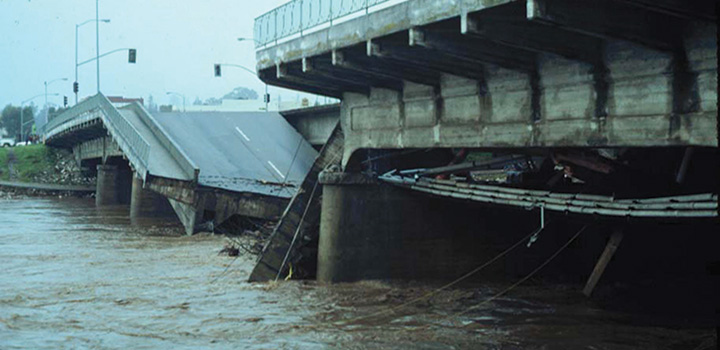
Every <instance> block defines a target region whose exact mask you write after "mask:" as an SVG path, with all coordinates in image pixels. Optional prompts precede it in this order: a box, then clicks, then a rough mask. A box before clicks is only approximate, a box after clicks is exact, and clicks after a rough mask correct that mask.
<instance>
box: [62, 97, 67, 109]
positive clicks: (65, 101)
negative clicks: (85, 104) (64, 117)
mask: <svg viewBox="0 0 720 350" xmlns="http://www.w3.org/2000/svg"><path fill="white" fill-rule="evenodd" d="M63 104H64V105H65V107H66V108H67V96H63Z"/></svg>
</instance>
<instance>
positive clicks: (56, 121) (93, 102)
mask: <svg viewBox="0 0 720 350" xmlns="http://www.w3.org/2000/svg"><path fill="white" fill-rule="evenodd" d="M96 97H97V96H93V97H91V98H89V99H87V100H85V101H83V102H80V103H78V104H77V105H75V106H74V107H73V108H70V109H67V110H66V111H64V112H63V113H61V114H59V115H57V116H55V117H54V118H52V119H50V120H48V122H47V123H46V124H45V126H44V127H43V128H44V130H45V133H46V134H47V133H50V132H52V131H53V130H54V129H55V128H57V127H58V126H60V125H62V124H64V123H66V122H68V121H71V120H73V119H75V118H77V117H78V116H80V115H83V114H85V113H87V112H90V111H92V110H93V109H97V99H96Z"/></svg>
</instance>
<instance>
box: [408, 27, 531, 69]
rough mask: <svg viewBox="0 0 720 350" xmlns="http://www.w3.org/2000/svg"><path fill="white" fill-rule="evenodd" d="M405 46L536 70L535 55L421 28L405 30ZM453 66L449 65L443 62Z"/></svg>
mask: <svg viewBox="0 0 720 350" xmlns="http://www.w3.org/2000/svg"><path fill="white" fill-rule="evenodd" d="M408 45H409V46H411V47H422V48H425V49H428V50H434V51H440V52H443V53H444V54H446V55H448V56H450V57H453V58H455V59H460V60H467V61H470V62H473V61H476V62H478V63H491V64H494V65H497V66H500V67H503V68H507V69H512V70H519V71H523V72H531V71H534V70H535V55H534V54H533V53H532V52H529V51H527V50H523V49H518V48H514V47H509V46H504V45H499V44H497V43H494V42H492V41H489V40H485V39H480V38H475V37H464V38H463V37H458V36H456V35H452V34H443V33H440V32H436V31H433V30H432V29H423V28H420V27H415V28H410V30H409V31H408ZM446 64H452V62H446Z"/></svg>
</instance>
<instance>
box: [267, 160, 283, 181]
mask: <svg viewBox="0 0 720 350" xmlns="http://www.w3.org/2000/svg"><path fill="white" fill-rule="evenodd" d="M267 162H268V164H270V166H271V167H272V168H273V169H275V171H276V172H277V173H278V174H280V177H282V178H283V179H284V178H285V175H283V173H281V172H280V170H278V168H277V167H275V164H273V163H272V162H271V161H269V160H268V161H267Z"/></svg>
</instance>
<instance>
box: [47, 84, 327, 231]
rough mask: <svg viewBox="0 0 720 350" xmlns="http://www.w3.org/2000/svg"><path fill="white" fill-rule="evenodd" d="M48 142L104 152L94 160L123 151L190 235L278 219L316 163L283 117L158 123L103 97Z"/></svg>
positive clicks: (201, 117)
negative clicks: (235, 222)
mask: <svg viewBox="0 0 720 350" xmlns="http://www.w3.org/2000/svg"><path fill="white" fill-rule="evenodd" d="M106 135H109V138H110V139H111V141H112V145H110V144H108V143H107V142H106V141H103V138H108V137H106ZM45 137H46V143H47V144H48V145H50V146H57V147H67V148H75V149H79V148H81V147H75V146H77V145H83V144H84V145H86V146H92V147H96V148H101V150H100V152H88V153H92V154H93V155H92V156H91V157H98V156H97V154H101V155H102V158H103V159H105V158H106V155H105V153H108V152H110V151H113V150H114V148H117V149H119V150H120V151H121V153H122V154H123V156H124V157H126V158H127V160H128V162H129V163H130V166H131V168H132V169H133V170H134V171H135V173H136V176H137V177H138V178H140V179H142V180H143V187H144V188H148V189H150V190H153V191H155V192H158V193H160V194H162V195H164V196H165V197H167V198H168V200H169V202H170V204H171V205H172V206H173V209H174V210H175V212H176V214H177V215H178V217H179V219H180V221H181V222H182V223H183V225H184V226H185V229H186V232H187V233H193V232H196V231H197V230H198V229H199V224H201V223H202V221H203V220H204V219H211V220H213V222H214V223H215V224H219V223H222V222H223V221H224V220H226V219H228V218H230V217H231V216H233V215H242V216H249V217H256V218H262V219H276V218H278V217H279V216H280V215H281V213H282V211H283V210H284V208H285V206H286V204H287V202H288V201H289V198H290V197H291V196H292V195H293V194H294V192H295V189H296V186H297V185H298V184H299V183H300V182H302V179H303V178H304V176H305V174H306V173H307V171H308V170H309V168H310V167H311V166H312V162H313V160H314V158H315V157H316V155H317V152H315V150H314V149H313V148H312V147H311V146H310V145H309V144H308V143H307V142H306V141H305V140H304V139H303V138H302V136H300V135H299V134H298V133H297V132H296V131H295V130H294V129H293V128H292V126H290V125H289V124H288V123H287V122H286V121H285V120H284V119H283V118H282V117H281V116H280V115H279V114H277V113H188V114H184V113H168V114H162V113H160V114H156V115H155V116H153V115H151V114H150V113H148V112H147V110H145V109H144V108H143V107H142V106H141V105H140V104H137V103H134V104H131V105H128V106H125V107H122V108H116V107H115V106H113V105H112V104H111V103H110V102H109V101H108V100H107V98H105V96H103V95H101V94H98V95H96V96H93V97H91V98H88V99H87V100H85V101H83V102H81V103H80V104H78V105H76V106H74V107H73V108H71V109H70V110H68V111H66V112H65V113H63V114H62V115H60V116H58V117H57V118H55V119H53V120H52V121H51V122H50V123H48V125H47V127H46V131H45ZM98 140H101V141H102V142H98ZM86 148H87V147H86ZM108 155H109V153H108ZM285 177H287V179H285ZM207 213H210V214H211V217H210V218H207V217H206V216H207V215H206V214H207Z"/></svg>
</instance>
